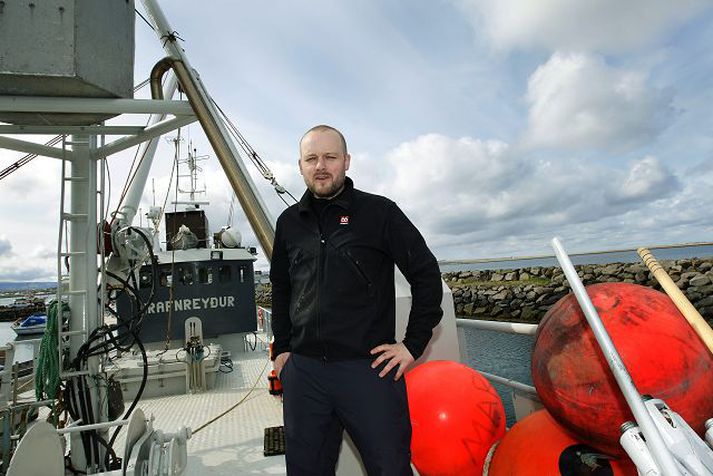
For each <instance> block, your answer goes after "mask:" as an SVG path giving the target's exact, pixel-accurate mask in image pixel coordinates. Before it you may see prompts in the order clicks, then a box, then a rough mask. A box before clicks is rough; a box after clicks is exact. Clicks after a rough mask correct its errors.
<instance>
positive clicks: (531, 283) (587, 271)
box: [256, 258, 713, 323]
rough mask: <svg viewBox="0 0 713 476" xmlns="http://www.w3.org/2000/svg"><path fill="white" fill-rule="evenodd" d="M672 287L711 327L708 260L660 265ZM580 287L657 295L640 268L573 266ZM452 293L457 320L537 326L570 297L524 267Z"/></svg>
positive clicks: (447, 276) (560, 284)
mask: <svg viewBox="0 0 713 476" xmlns="http://www.w3.org/2000/svg"><path fill="white" fill-rule="evenodd" d="M660 263H661V265H662V266H663V268H664V269H665V270H666V271H667V272H668V273H669V275H670V276H671V278H672V279H673V281H674V282H675V283H676V285H677V286H678V287H679V288H680V289H681V290H682V291H683V293H684V294H685V295H686V296H687V297H688V299H689V300H690V301H691V302H692V303H693V305H694V306H695V307H696V309H698V311H699V312H700V313H701V315H702V316H703V317H704V318H705V319H706V320H707V321H708V322H709V323H713V258H705V259H698V258H692V259H681V260H675V261H661V262H660ZM575 269H576V270H577V273H578V274H579V277H580V278H581V279H582V281H583V282H584V284H585V285H589V284H595V283H607V282H625V283H635V284H641V285H643V286H650V287H653V288H654V289H657V290H659V291H660V290H661V287H660V286H659V285H658V282H656V280H655V278H654V277H653V275H652V274H651V272H649V270H648V268H647V267H646V266H645V265H644V264H642V263H611V264H606V265H596V264H588V265H579V266H575ZM443 279H444V280H445V282H446V283H447V284H448V286H449V287H450V288H451V291H452V292H453V303H454V305H455V308H456V315H457V316H458V317H464V318H472V319H487V320H498V321H517V322H527V323H538V322H539V321H540V319H542V317H543V316H544V315H545V313H546V312H547V310H548V309H549V308H550V307H551V306H552V305H553V304H554V303H556V302H557V301H558V300H559V299H560V298H562V297H563V296H565V295H566V294H567V293H569V291H570V288H569V283H567V280H566V278H565V276H564V274H563V273H562V269H561V268H559V267H529V268H520V269H503V270H495V271H460V272H452V273H444V274H443ZM256 299H257V302H258V303H260V304H263V305H268V306H269V305H270V300H271V290H270V286H269V285H261V286H260V287H258V288H257V289H256Z"/></svg>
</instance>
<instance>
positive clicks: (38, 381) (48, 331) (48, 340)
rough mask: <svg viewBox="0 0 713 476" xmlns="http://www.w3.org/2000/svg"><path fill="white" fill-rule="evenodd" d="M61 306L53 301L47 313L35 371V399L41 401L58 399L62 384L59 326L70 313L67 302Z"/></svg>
mask: <svg viewBox="0 0 713 476" xmlns="http://www.w3.org/2000/svg"><path fill="white" fill-rule="evenodd" d="M59 309H60V306H59V305H58V303H57V301H56V300H55V301H52V302H51V303H50V305H49V311H48V313H47V327H46V328H45V333H44V335H43V336H42V342H41V343H40V351H39V356H38V358H37V368H36V369H35V398H37V400H38V401H40V400H54V399H55V398H57V393H58V391H59V384H60V378H59V374H60V369H59V355H58V353H57V349H58V337H57V334H58V326H59V325H60V324H59V323H60V322H62V321H63V318H62V317H63V316H64V314H65V312H69V305H68V304H67V303H65V302H63V303H62V306H61V309H62V311H61V312H59Z"/></svg>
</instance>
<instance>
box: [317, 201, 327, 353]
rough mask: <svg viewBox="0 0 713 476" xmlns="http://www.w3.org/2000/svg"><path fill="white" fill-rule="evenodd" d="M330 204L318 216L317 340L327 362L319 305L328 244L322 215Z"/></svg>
mask: <svg viewBox="0 0 713 476" xmlns="http://www.w3.org/2000/svg"><path fill="white" fill-rule="evenodd" d="M328 206H329V204H327V206H325V207H324V208H323V209H322V211H321V212H320V214H319V216H318V217H317V228H318V231H319V258H318V260H319V267H318V269H317V293H316V294H317V298H316V301H317V341H318V342H319V344H320V346H321V347H322V361H323V362H326V361H327V348H326V347H325V345H324V340H322V312H321V309H320V306H319V295H320V293H321V288H322V273H323V271H324V254H325V248H326V244H327V240H326V239H325V238H324V235H323V234H322V216H324V210H326V208H327V207H328Z"/></svg>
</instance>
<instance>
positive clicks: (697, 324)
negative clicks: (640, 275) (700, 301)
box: [636, 248, 713, 354]
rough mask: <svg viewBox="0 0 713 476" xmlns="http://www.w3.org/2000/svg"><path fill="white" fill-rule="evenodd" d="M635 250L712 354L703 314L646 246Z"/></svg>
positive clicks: (711, 337)
mask: <svg viewBox="0 0 713 476" xmlns="http://www.w3.org/2000/svg"><path fill="white" fill-rule="evenodd" d="M636 252H637V253H639V256H641V259H642V260H644V264H645V265H646V266H647V267H648V268H649V270H650V271H651V273H652V274H653V275H654V277H655V278H656V280H657V281H658V282H659V284H660V285H661V287H662V288H663V290H664V291H666V294H668V297H670V298H671V300H672V301H673V303H674V304H675V305H676V307H677V308H678V310H679V311H681V314H683V317H685V318H686V320H687V321H688V323H689V324H690V325H691V327H693V330H694V331H696V334H698V336H699V337H700V338H701V340H702V341H703V343H704V344H705V345H706V346H707V347H708V350H709V351H710V352H711V354H713V329H711V327H710V326H709V325H708V323H707V322H706V321H705V319H703V316H701V314H700V313H699V312H698V310H697V309H696V308H695V307H693V304H691V301H689V300H688V298H687V297H686V296H685V295H684V294H683V293H682V292H681V290H680V289H678V286H676V283H674V282H673V279H671V277H670V276H669V275H668V273H667V272H666V270H664V269H663V267H662V266H661V265H660V264H659V262H658V261H656V258H654V255H653V254H651V251H649V250H648V249H647V248H639V249H637V250H636Z"/></svg>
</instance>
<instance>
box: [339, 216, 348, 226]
mask: <svg viewBox="0 0 713 476" xmlns="http://www.w3.org/2000/svg"><path fill="white" fill-rule="evenodd" d="M339 224H340V225H348V224H349V217H348V216H347V215H342V216H340V217H339Z"/></svg>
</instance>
